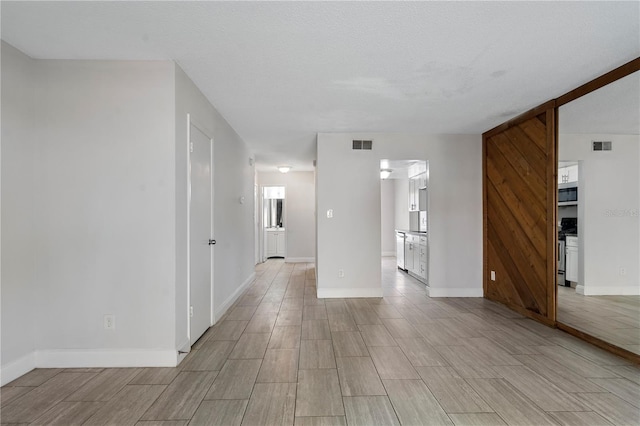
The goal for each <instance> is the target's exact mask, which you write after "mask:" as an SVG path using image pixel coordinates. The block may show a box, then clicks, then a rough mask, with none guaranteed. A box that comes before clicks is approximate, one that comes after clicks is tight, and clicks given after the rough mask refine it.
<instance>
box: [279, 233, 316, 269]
mask: <svg viewBox="0 0 640 426" xmlns="http://www.w3.org/2000/svg"><path fill="white" fill-rule="evenodd" d="M285 232H286V231H285ZM284 261H285V263H315V261H316V258H315V257H285V258H284Z"/></svg>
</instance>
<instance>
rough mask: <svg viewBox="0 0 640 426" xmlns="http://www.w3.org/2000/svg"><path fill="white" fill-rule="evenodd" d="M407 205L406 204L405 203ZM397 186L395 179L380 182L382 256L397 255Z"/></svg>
mask: <svg viewBox="0 0 640 426" xmlns="http://www.w3.org/2000/svg"><path fill="white" fill-rule="evenodd" d="M405 204H406V203H405ZM395 225H396V185H395V182H394V179H385V180H381V181H380V238H381V240H382V255H383V256H395V253H396V227H395Z"/></svg>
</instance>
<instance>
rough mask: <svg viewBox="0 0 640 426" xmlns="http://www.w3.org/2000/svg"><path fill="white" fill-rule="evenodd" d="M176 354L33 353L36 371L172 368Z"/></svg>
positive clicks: (124, 351) (109, 351)
mask: <svg viewBox="0 0 640 426" xmlns="http://www.w3.org/2000/svg"><path fill="white" fill-rule="evenodd" d="M177 363H178V352H177V351H176V350H163V349H157V350H156V349H149V350H145V349H53V350H43V351H36V366H37V367H38V368H94V367H96V368H99V367H175V366H176V365H177Z"/></svg>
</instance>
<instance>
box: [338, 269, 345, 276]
mask: <svg viewBox="0 0 640 426" xmlns="http://www.w3.org/2000/svg"><path fill="white" fill-rule="evenodd" d="M338 278H344V269H338Z"/></svg>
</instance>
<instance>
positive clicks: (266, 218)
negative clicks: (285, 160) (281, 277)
mask: <svg viewBox="0 0 640 426" xmlns="http://www.w3.org/2000/svg"><path fill="white" fill-rule="evenodd" d="M285 216H286V215H285V187H284V186H265V187H263V188H262V231H263V241H264V249H263V250H264V251H263V253H264V254H263V257H262V259H263V261H264V260H266V259H269V258H273V257H279V258H285V257H286V253H287V243H286V242H287V234H286V232H287V229H286V227H285Z"/></svg>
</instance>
